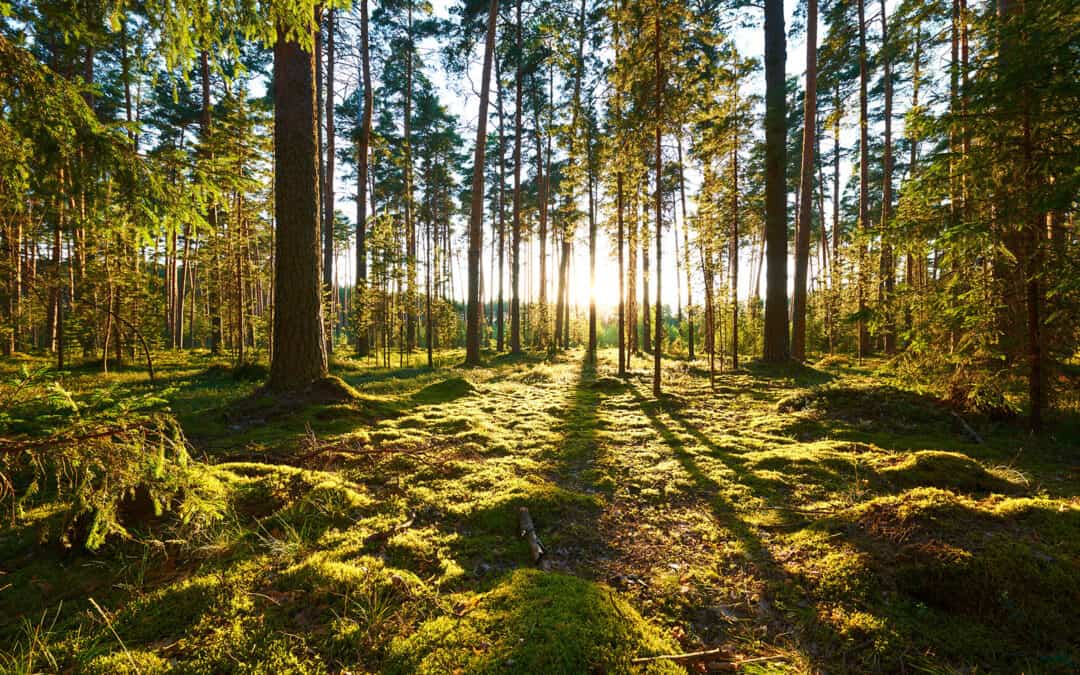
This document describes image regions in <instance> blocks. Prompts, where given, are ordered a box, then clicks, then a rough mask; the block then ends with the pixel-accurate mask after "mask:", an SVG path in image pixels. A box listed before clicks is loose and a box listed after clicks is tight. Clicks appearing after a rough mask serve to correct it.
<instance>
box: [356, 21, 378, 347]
mask: <svg viewBox="0 0 1080 675" xmlns="http://www.w3.org/2000/svg"><path fill="white" fill-rule="evenodd" d="M360 60H361V70H362V79H363V85H362V86H363V87H364V103H363V112H362V113H361V121H360V142H359V145H358V147H357V149H356V305H357V309H356V310H355V313H356V322H357V331H356V355H357V356H360V357H364V356H367V355H368V332H367V328H366V323H367V319H366V316H365V308H364V302H365V290H366V289H367V237H366V231H367V182H368V144H369V143H370V139H371V115H372V108H373V103H374V99H373V94H372V90H371V53H370V51H369V49H368V0H360Z"/></svg>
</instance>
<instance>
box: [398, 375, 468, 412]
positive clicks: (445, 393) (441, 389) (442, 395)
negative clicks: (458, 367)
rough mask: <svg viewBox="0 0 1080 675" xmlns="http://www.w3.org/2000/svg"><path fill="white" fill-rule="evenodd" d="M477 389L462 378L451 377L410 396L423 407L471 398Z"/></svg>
mask: <svg viewBox="0 0 1080 675" xmlns="http://www.w3.org/2000/svg"><path fill="white" fill-rule="evenodd" d="M476 392H477V389H476V387H475V386H473V384H472V383H471V382H469V381H468V380H466V379H465V378H463V377H451V378H448V379H445V380H443V381H441V382H435V383H434V384H429V385H428V386H426V387H424V388H423V389H421V390H420V391H418V392H416V393H415V394H413V395H412V400H413V401H414V402H416V403H421V404H424V405H433V404H438V403H447V402H450V401H456V400H457V399H459V398H462V397H463V396H471V395H473V394H475V393H476Z"/></svg>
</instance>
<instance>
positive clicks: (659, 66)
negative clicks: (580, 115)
mask: <svg viewBox="0 0 1080 675" xmlns="http://www.w3.org/2000/svg"><path fill="white" fill-rule="evenodd" d="M655 40H656V42H655V48H654V52H655V60H656V168H655V171H656V339H655V340H653V350H654V351H653V395H654V396H659V395H660V355H661V352H663V350H664V316H663V307H664V305H663V303H662V302H661V296H660V282H661V278H662V274H661V265H662V264H663V260H664V258H663V254H662V251H661V248H660V244H661V242H662V241H663V234H664V219H663V205H664V201H663V199H664V164H663V154H662V149H663V148H662V145H661V142H662V141H663V137H664V134H663V131H662V124H663V122H662V120H663V119H664V62H663V59H662V58H661V51H662V50H661V40H660V0H657V2H656V36H655Z"/></svg>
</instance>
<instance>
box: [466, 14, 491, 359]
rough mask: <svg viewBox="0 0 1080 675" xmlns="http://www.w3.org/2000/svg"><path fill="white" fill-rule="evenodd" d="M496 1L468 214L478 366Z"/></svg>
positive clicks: (471, 350) (469, 329)
mask: <svg viewBox="0 0 1080 675" xmlns="http://www.w3.org/2000/svg"><path fill="white" fill-rule="evenodd" d="M498 12H499V0H491V8H490V10H489V11H488V20H487V39H486V40H485V41H484V70H483V75H482V76H481V80H480V81H481V84H480V111H479V114H478V116H477V121H476V150H475V152H474V154H473V177H472V195H471V197H472V208H471V210H470V213H469V284H468V285H469V297H468V301H467V319H466V326H465V363H466V365H470V366H475V365H479V364H480V300H481V298H480V249H481V247H482V246H483V236H484V233H483V227H484V149H485V148H484V146H485V145H486V143H485V141H486V139H487V108H488V97H489V95H490V90H491V61H492V58H493V55H494V52H495V25H496V19H497V17H498Z"/></svg>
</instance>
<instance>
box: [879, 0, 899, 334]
mask: <svg viewBox="0 0 1080 675" xmlns="http://www.w3.org/2000/svg"><path fill="white" fill-rule="evenodd" d="M881 42H882V45H881V68H882V77H883V78H884V80H885V110H884V116H885V136H884V139H883V140H884V146H885V147H884V150H883V154H882V158H881V265H880V268H881V269H880V274H881V289H882V297H881V305H882V311H883V313H884V315H885V326H884V332H885V336H884V337H885V353H886V354H889V355H892V354H895V353H896V325H895V322H894V320H893V312H892V307H890V303H891V302H892V296H893V290H894V287H895V284H896V280H895V276H896V264H895V262H894V261H893V249H892V242H891V241H890V237H891V236H892V235H891V234H890V222H891V220H892V174H893V155H892V104H893V87H892V70H891V64H890V59H891V53H890V52H891V49H892V46H891V44H890V42H889V28H888V18H887V12H886V7H885V0H881Z"/></svg>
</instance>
